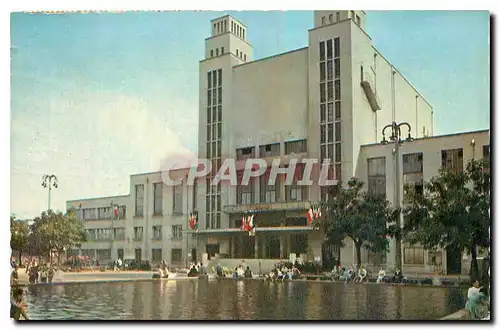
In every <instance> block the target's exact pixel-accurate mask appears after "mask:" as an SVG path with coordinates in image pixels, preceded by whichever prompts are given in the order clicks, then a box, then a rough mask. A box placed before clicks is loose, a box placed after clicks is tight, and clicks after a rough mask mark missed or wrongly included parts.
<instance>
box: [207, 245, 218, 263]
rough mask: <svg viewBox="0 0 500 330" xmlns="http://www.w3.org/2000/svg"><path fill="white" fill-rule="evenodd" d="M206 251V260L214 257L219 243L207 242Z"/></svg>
mask: <svg viewBox="0 0 500 330" xmlns="http://www.w3.org/2000/svg"><path fill="white" fill-rule="evenodd" d="M206 251H207V252H206V253H207V255H208V260H210V259H212V258H214V257H215V255H216V254H219V244H207V245H206Z"/></svg>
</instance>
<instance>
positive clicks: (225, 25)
mask: <svg viewBox="0 0 500 330" xmlns="http://www.w3.org/2000/svg"><path fill="white" fill-rule="evenodd" d="M226 31H227V21H224V32H226ZM222 54H224V52H222Z"/></svg>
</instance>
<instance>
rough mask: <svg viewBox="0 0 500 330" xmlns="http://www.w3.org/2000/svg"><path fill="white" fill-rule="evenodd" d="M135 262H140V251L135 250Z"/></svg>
mask: <svg viewBox="0 0 500 330" xmlns="http://www.w3.org/2000/svg"><path fill="white" fill-rule="evenodd" d="M134 252H135V260H136V261H141V260H142V250H141V249H135V251H134Z"/></svg>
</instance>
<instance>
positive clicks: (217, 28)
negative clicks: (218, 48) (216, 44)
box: [213, 19, 245, 40]
mask: <svg viewBox="0 0 500 330" xmlns="http://www.w3.org/2000/svg"><path fill="white" fill-rule="evenodd" d="M227 21H228V20H227V19H226V20H223V21H219V22H217V23H214V25H213V34H214V35H217V34H222V33H226V32H228V30H227ZM231 33H233V34H234V35H236V36H237V37H239V38H241V39H243V40H245V28H244V27H242V26H241V25H239V24H237V23H235V22H234V21H231Z"/></svg>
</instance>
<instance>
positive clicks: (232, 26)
mask: <svg viewBox="0 0 500 330" xmlns="http://www.w3.org/2000/svg"><path fill="white" fill-rule="evenodd" d="M231 32H232V33H234V22H233V21H231Z"/></svg>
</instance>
